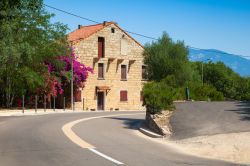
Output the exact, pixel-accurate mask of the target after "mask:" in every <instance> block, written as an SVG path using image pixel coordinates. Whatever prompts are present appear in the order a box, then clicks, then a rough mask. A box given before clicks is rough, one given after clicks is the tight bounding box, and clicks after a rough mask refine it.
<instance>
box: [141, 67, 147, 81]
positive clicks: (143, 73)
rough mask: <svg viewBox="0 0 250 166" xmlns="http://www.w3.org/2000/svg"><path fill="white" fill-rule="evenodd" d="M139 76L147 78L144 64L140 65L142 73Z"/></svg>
mask: <svg viewBox="0 0 250 166" xmlns="http://www.w3.org/2000/svg"><path fill="white" fill-rule="evenodd" d="M141 77H142V79H143V80H145V79H147V71H146V66H142V73H141Z"/></svg>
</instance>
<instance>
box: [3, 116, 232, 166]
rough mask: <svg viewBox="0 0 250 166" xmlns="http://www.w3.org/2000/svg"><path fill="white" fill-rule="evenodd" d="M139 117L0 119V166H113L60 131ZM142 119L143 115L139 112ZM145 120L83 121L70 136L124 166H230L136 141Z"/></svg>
mask: <svg viewBox="0 0 250 166" xmlns="http://www.w3.org/2000/svg"><path fill="white" fill-rule="evenodd" d="M125 113H127V114H133V113H138V112H88V113H86V112H85V113H70V114H69V113H68V114H51V115H41V116H22V117H5V118H4V117H0V166H83V165H86V166H112V165H117V164H116V163H114V162H112V161H110V160H107V159H105V158H103V157H101V156H99V155H97V154H96V153H93V152H92V151H90V150H89V149H83V148H81V147H79V146H78V145H76V144H74V143H73V142H72V141H71V140H70V139H69V138H68V137H66V136H65V134H64V133H63V131H62V126H63V125H64V124H66V123H68V122H71V121H75V120H78V119H82V118H89V117H96V116H104V115H105V116H106V115H114V114H116V115H119V114H125ZM139 113H142V112H139ZM144 117H145V115H144V114H143V113H142V114H134V115H123V116H116V117H106V118H99V119H92V120H88V121H83V122H80V123H78V124H77V125H75V126H74V127H73V128H72V130H73V131H74V132H75V133H76V134H77V135H78V136H79V137H80V138H82V139H83V140H84V141H86V142H88V143H89V144H91V145H93V146H95V147H96V149H97V150H98V151H99V152H101V153H103V154H106V155H108V156H110V157H112V158H113V159H116V160H118V161H120V162H122V163H124V165H129V166H152V165H156V166H168V165H169V166H174V165H234V164H231V163H227V162H222V161H217V160H209V159H203V158H198V157H194V156H188V155H184V154H181V153H178V152H176V151H175V150H173V149H171V148H170V147H167V146H165V145H164V146H163V145H162V144H159V143H156V142H154V141H151V140H150V139H145V138H144V137H140V136H138V134H140V133H138V131H137V129H136V126H137V124H138V123H140V122H142V121H143V119H144Z"/></svg>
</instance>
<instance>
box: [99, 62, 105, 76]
mask: <svg viewBox="0 0 250 166" xmlns="http://www.w3.org/2000/svg"><path fill="white" fill-rule="evenodd" d="M98 78H99V79H104V64H103V63H98Z"/></svg>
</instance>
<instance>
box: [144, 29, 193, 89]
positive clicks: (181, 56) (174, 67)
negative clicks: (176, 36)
mask: <svg viewBox="0 0 250 166" xmlns="http://www.w3.org/2000/svg"><path fill="white" fill-rule="evenodd" d="M144 63H145V64H146V65H147V70H148V77H149V79H150V80H154V81H160V80H161V79H163V78H165V77H167V76H169V75H173V76H174V77H175V78H176V83H177V84H178V85H183V84H184V83H185V82H186V81H187V80H190V78H191V66H190V64H189V61H188V49H187V47H185V45H184V42H181V41H177V42H174V41H173V40H172V39H171V38H170V37H169V36H168V35H167V34H166V33H165V32H164V33H163V35H162V37H161V38H160V39H159V40H158V41H156V42H153V43H151V44H146V46H145V51H144Z"/></svg>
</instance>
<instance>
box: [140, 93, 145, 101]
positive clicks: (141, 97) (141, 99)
mask: <svg viewBox="0 0 250 166" xmlns="http://www.w3.org/2000/svg"><path fill="white" fill-rule="evenodd" d="M143 100H144V98H143V91H141V92H140V101H143Z"/></svg>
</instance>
